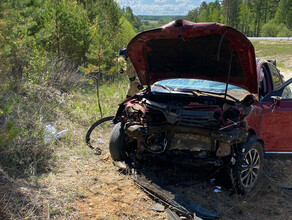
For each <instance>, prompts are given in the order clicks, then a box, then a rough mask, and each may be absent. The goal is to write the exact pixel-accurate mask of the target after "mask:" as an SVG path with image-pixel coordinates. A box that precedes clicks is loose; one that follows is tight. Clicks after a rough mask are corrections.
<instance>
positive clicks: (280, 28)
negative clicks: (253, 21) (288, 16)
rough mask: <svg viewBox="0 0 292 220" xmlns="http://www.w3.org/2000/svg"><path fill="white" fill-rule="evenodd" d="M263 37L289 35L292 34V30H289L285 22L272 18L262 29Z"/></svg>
mask: <svg viewBox="0 0 292 220" xmlns="http://www.w3.org/2000/svg"><path fill="white" fill-rule="evenodd" d="M261 36H262V37H289V36H292V31H291V30H289V29H288V28H287V27H286V26H285V25H284V24H283V23H281V24H278V23H277V22H276V21H275V20H270V21H269V22H268V23H266V24H264V25H263V27H262V30H261Z"/></svg>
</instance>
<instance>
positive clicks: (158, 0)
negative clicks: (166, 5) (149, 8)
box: [154, 0, 167, 3]
mask: <svg viewBox="0 0 292 220" xmlns="http://www.w3.org/2000/svg"><path fill="white" fill-rule="evenodd" d="M166 1H167V0H154V2H161V3H162V2H166Z"/></svg>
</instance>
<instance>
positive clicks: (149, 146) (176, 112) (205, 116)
mask: <svg viewBox="0 0 292 220" xmlns="http://www.w3.org/2000/svg"><path fill="white" fill-rule="evenodd" d="M251 99H252V97H250V96H247V97H246V98H245V99H244V100H242V101H240V102H239V101H233V100H229V99H226V98H222V97H219V96H216V95H215V96H214V95H205V94H204V95H196V94H188V93H181V94H179V93H178V94H165V93H164V94H159V93H155V94H147V95H145V94H144V95H140V96H136V97H135V98H132V99H130V100H127V101H126V102H125V103H124V104H123V105H122V106H120V108H121V109H120V111H119V112H120V117H121V120H122V121H123V123H124V124H125V126H124V129H125V134H126V135H127V136H128V137H129V139H130V141H131V142H132V145H134V146H135V148H136V149H135V151H136V152H137V153H138V154H147V155H151V156H153V155H160V156H168V157H174V158H180V157H179V156H177V155H180V156H181V155H184V154H185V156H183V158H184V159H187V160H192V159H206V158H213V159H214V158H215V159H216V158H218V157H219V158H221V157H226V156H229V155H230V154H231V152H232V149H231V147H232V146H233V145H236V144H240V143H242V142H244V140H245V139H246V138H247V136H248V131H247V129H246V125H245V122H244V121H243V119H244V118H245V117H246V116H247V115H248V114H249V112H250V111H251V104H250V103H252V101H251ZM142 157H145V155H143V156H142ZM180 160H181V159H180ZM181 161H183V160H181ZM208 162H209V161H208ZM190 163H192V162H190ZM214 163H218V161H215V162H214Z"/></svg>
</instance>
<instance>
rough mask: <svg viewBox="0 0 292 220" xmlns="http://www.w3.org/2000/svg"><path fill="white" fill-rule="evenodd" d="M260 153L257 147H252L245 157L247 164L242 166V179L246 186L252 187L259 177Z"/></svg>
mask: <svg viewBox="0 0 292 220" xmlns="http://www.w3.org/2000/svg"><path fill="white" fill-rule="evenodd" d="M260 160H261V159H260V154H259V152H258V150H257V149H251V150H249V151H248V152H247V154H246V155H245V158H244V162H245V164H243V165H242V166H241V168H242V169H241V172H240V180H241V183H242V185H243V186H244V187H246V188H250V187H252V186H253V185H254V184H255V182H256V180H257V177H258V173H259V169H260V163H261V161H260Z"/></svg>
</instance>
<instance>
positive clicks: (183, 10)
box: [132, 3, 195, 15]
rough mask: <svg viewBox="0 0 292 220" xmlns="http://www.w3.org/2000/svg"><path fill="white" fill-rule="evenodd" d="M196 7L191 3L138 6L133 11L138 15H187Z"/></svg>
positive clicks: (134, 6)
mask: <svg viewBox="0 0 292 220" xmlns="http://www.w3.org/2000/svg"><path fill="white" fill-rule="evenodd" d="M194 7H195V5H193V4H189V3H181V4H179V5H173V4H165V5H155V4H153V5H147V4H136V5H133V6H132V9H133V11H134V12H135V14H138V15H139V14H140V15H186V14H187V13H188V12H189V10H191V9H193V8H194Z"/></svg>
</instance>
